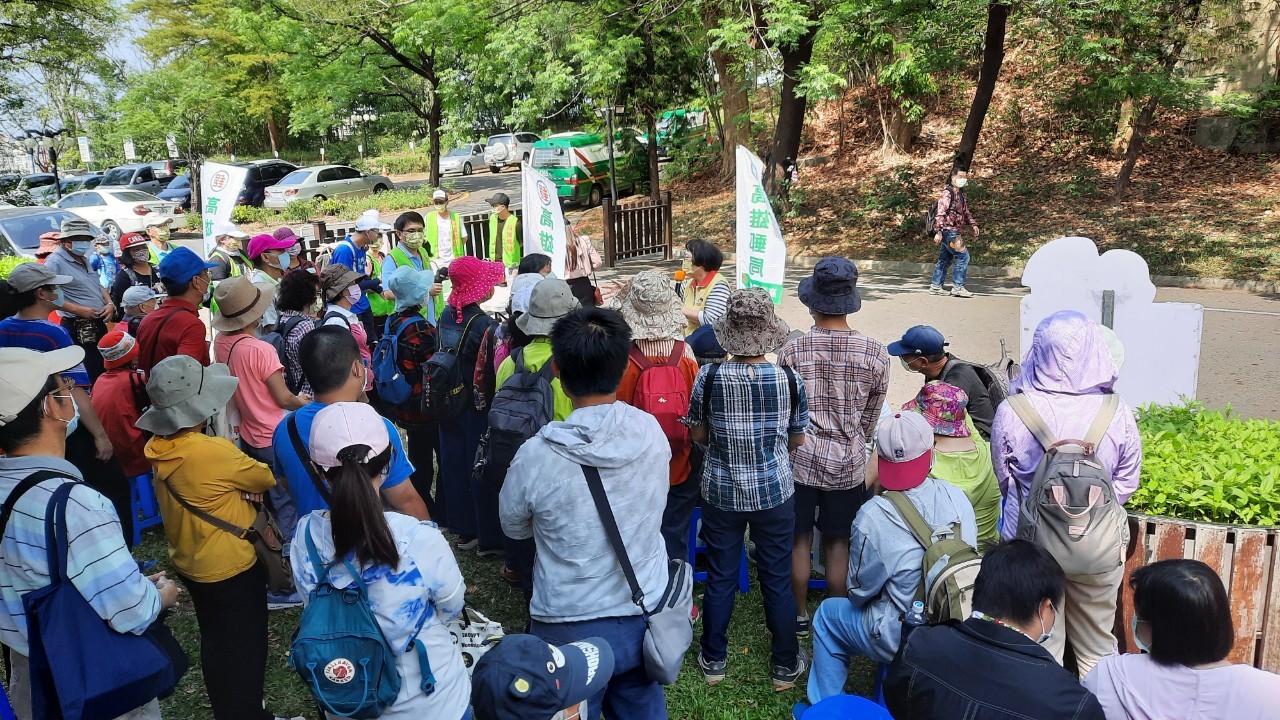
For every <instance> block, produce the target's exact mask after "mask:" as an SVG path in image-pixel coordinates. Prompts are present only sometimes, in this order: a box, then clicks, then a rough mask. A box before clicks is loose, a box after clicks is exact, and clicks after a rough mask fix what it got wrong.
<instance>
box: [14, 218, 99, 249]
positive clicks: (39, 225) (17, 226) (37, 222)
mask: <svg viewBox="0 0 1280 720" xmlns="http://www.w3.org/2000/svg"><path fill="white" fill-rule="evenodd" d="M74 217H76V216H75V215H72V214H71V213H70V212H68V211H66V210H59V209H58V208H47V207H0V256H4V255H17V256H20V257H29V258H35V256H36V250H37V249H38V248H39V247H40V236H41V235H43V234H44V233H47V232H49V231H50V230H58V229H60V228H61V227H62V221H63V220H70V219H72V218H74ZM94 230H95V231H96V230H97V228H94Z"/></svg>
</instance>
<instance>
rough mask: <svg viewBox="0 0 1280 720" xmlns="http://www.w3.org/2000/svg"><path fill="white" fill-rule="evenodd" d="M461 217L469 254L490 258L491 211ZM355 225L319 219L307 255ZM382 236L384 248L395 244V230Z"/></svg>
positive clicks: (305, 244) (305, 246)
mask: <svg viewBox="0 0 1280 720" xmlns="http://www.w3.org/2000/svg"><path fill="white" fill-rule="evenodd" d="M512 212H513V213H514V214H515V215H516V217H520V211H519V210H512ZM423 216H424V217H426V218H427V222H433V221H432V219H431V217H430V216H429V215H427V213H426V212H423ZM461 217H462V226H463V227H464V228H466V231H467V254H468V255H474V256H475V257H478V258H481V259H485V260H487V259H489V213H475V214H472V215H463V216H461ZM355 226H356V224H355V222H349V221H343V222H335V223H327V222H325V221H323V220H317V221H315V222H313V223H311V229H312V237H310V238H304V239H303V240H304V242H303V248H302V249H303V252H305V253H307V257H309V258H310V259H312V260H315V258H316V256H317V255H319V254H320V246H321V245H323V244H325V243H331V242H334V241H336V240H341V239H342V238H344V237H346V236H347V235H348V234H349V233H350V232H351V231H352V230H354V229H355ZM382 236H383V244H382V246H383V249H384V250H390V249H391V248H392V247H394V246H395V239H396V234H395V232H394V231H390V230H389V231H387V232H384V233H383V234H382Z"/></svg>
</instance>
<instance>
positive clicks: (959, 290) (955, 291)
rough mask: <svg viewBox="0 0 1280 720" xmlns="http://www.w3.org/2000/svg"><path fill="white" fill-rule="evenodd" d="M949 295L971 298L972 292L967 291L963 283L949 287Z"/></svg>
mask: <svg viewBox="0 0 1280 720" xmlns="http://www.w3.org/2000/svg"><path fill="white" fill-rule="evenodd" d="M951 297H958V298H971V297H973V293H971V292H969V291H968V290H965V289H964V286H963V285H956V286H955V287H953V288H951Z"/></svg>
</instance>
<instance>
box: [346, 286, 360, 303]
mask: <svg viewBox="0 0 1280 720" xmlns="http://www.w3.org/2000/svg"><path fill="white" fill-rule="evenodd" d="M361 297H362V293H361V292H360V286H359V285H352V286H351V287H349V288H347V301H348V302H350V303H351V304H352V305H355V304H356V303H358V302H360V298H361Z"/></svg>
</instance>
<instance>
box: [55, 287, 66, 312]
mask: <svg viewBox="0 0 1280 720" xmlns="http://www.w3.org/2000/svg"><path fill="white" fill-rule="evenodd" d="M64 302H66V298H65V297H64V296H63V294H62V288H60V287H56V288H54V289H53V306H54V307H62V303H64Z"/></svg>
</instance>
